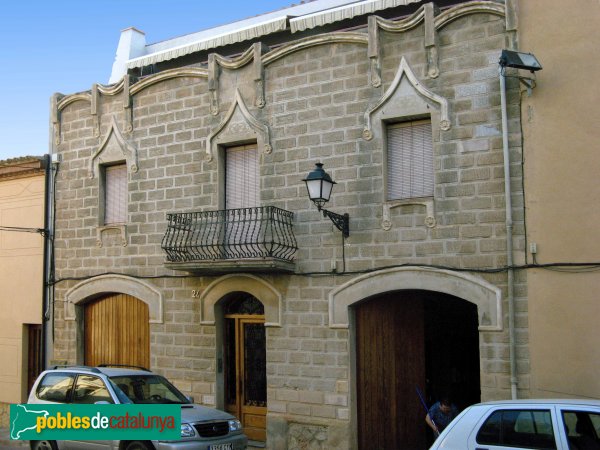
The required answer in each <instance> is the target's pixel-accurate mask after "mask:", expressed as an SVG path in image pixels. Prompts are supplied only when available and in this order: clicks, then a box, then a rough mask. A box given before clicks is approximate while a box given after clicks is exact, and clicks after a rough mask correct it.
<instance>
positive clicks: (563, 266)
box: [53, 262, 600, 284]
mask: <svg viewBox="0 0 600 450" xmlns="http://www.w3.org/2000/svg"><path fill="white" fill-rule="evenodd" d="M407 267H415V268H424V269H438V270H450V271H454V272H472V273H488V274H492V273H502V272H507V271H508V270H509V269H513V270H528V269H545V270H554V271H559V272H564V273H586V272H594V271H597V270H600V262H581V263H565V262H557V263H545V264H537V263H534V264H522V265H515V266H512V267H508V266H502V267H497V268H481V269H478V268H473V267H453V266H442V265H437V264H415V263H406V264H393V265H388V266H381V267H374V268H372V269H363V270H355V271H348V272H298V273H293V274H290V276H303V277H306V276H341V275H364V274H368V273H373V272H377V271H379V270H386V269H398V268H407ZM104 275H121V276H128V277H131V278H135V279H140V280H141V279H144V280H152V279H162V278H165V279H169V278H171V279H178V278H199V277H201V276H202V275H197V274H187V275H169V274H163V275H132V274H127V273H121V272H102V273H97V274H94V275H88V276H81V277H63V278H59V279H57V280H54V281H53V284H58V283H61V282H64V281H84V280H88V279H91V278H95V277H99V276H104Z"/></svg>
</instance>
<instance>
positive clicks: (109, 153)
mask: <svg viewBox="0 0 600 450" xmlns="http://www.w3.org/2000/svg"><path fill="white" fill-rule="evenodd" d="M123 160H125V161H126V162H127V166H128V167H129V170H130V172H132V173H135V172H137V171H138V165H137V149H136V148H135V147H134V146H133V145H132V144H131V143H130V142H128V141H127V140H126V139H125V138H124V137H123V134H122V133H121V131H120V130H119V126H118V125H117V120H116V119H115V116H111V122H110V127H109V129H108V132H107V133H106V136H105V137H104V140H103V141H102V143H101V144H100V146H99V147H98V149H97V150H96V151H95V152H94V154H93V155H92V157H91V159H90V163H89V169H88V170H89V176H90V178H94V177H95V176H96V175H98V166H99V165H101V164H107V163H113V162H119V161H123Z"/></svg>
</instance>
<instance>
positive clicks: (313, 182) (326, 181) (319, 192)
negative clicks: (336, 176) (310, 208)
mask: <svg viewBox="0 0 600 450" xmlns="http://www.w3.org/2000/svg"><path fill="white" fill-rule="evenodd" d="M302 181H304V182H305V183H306V189H307V190H308V197H309V198H310V199H311V200H312V201H313V202H314V204H315V205H317V207H318V208H319V209H321V207H322V206H323V205H324V204H325V203H327V202H328V201H329V198H330V197H331V191H332V189H333V185H334V184H336V183H335V181H333V180H332V179H331V177H330V176H329V174H328V173H327V172H325V171H324V170H323V164H322V163H317V164H316V168H315V169H314V170H312V171H311V172H310V173H309V174H308V175H307V177H306V178H305V179H304V180H302Z"/></svg>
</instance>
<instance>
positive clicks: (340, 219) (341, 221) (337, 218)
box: [321, 208, 350, 237]
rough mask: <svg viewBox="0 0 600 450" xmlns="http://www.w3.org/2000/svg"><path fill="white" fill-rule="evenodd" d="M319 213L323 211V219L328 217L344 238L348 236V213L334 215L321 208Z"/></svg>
mask: <svg viewBox="0 0 600 450" xmlns="http://www.w3.org/2000/svg"><path fill="white" fill-rule="evenodd" d="M321 211H323V217H329V219H330V220H331V221H332V222H333V224H334V225H335V226H336V228H337V229H338V230H340V231H341V232H342V234H343V235H344V237H348V236H350V215H349V214H348V213H346V214H336V213H334V212H332V211H329V210H327V209H325V208H321Z"/></svg>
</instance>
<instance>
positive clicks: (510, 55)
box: [500, 50, 542, 72]
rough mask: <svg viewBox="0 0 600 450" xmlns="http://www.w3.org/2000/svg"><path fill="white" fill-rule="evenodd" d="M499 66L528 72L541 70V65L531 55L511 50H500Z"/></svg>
mask: <svg viewBox="0 0 600 450" xmlns="http://www.w3.org/2000/svg"><path fill="white" fill-rule="evenodd" d="M500 65H501V66H502V67H514V68H515V69H524V70H529V71H530V72H535V71H536V70H541V69H542V65H541V64H540V62H539V61H538V60H537V58H536V57H535V56H534V55H533V54H531V53H524V52H515V51H512V50H502V54H501V55H500Z"/></svg>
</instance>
